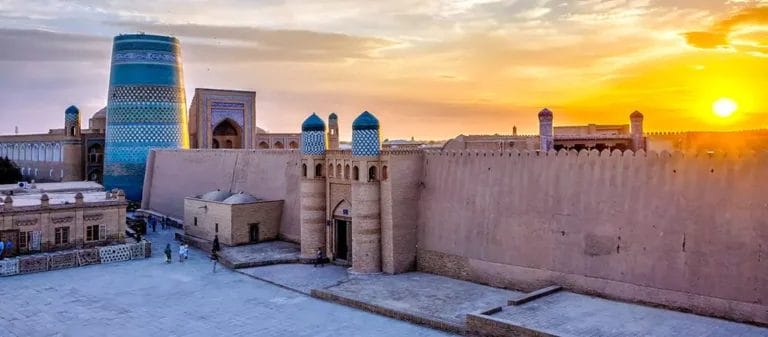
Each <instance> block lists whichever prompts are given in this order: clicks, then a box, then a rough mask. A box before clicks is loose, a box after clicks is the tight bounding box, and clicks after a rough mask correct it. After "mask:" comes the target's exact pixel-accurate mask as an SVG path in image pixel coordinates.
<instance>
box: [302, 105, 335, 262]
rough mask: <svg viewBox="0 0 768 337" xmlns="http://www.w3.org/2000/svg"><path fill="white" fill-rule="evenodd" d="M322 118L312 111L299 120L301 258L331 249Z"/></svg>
mask: <svg viewBox="0 0 768 337" xmlns="http://www.w3.org/2000/svg"><path fill="white" fill-rule="evenodd" d="M332 171H333V169H332V168H331V167H328V168H327V169H326V167H325V122H323V120H322V119H320V117H319V116H318V115H317V114H315V113H313V114H312V115H311V116H309V117H307V119H306V120H304V123H302V124H301V180H300V185H299V190H300V191H301V193H300V195H301V199H300V202H299V203H300V205H299V207H300V212H301V216H300V221H301V222H300V226H301V233H300V235H301V260H302V261H304V262H310V261H315V258H316V256H317V249H323V250H325V253H326V254H328V253H330V252H329V251H328V250H327V248H328V247H327V245H326V240H325V236H326V230H325V227H326V224H327V221H328V218H327V216H326V205H325V200H326V197H325V191H326V188H325V183H326V181H325V177H326V172H332Z"/></svg>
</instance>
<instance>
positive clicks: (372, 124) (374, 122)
mask: <svg viewBox="0 0 768 337" xmlns="http://www.w3.org/2000/svg"><path fill="white" fill-rule="evenodd" d="M380 152H381V149H380V140H379V120H378V119H376V117H375V116H373V114H372V113H370V112H368V111H364V112H363V113H361V114H360V116H357V118H355V120H354V121H353V122H352V155H353V156H378V155H379V153H380Z"/></svg>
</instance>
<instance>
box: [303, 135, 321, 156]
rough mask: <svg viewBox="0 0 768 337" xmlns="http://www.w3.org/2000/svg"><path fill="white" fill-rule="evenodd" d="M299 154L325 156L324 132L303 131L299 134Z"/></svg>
mask: <svg viewBox="0 0 768 337" xmlns="http://www.w3.org/2000/svg"><path fill="white" fill-rule="evenodd" d="M301 153H303V154H313V155H318V154H325V132H323V131H304V132H302V133H301Z"/></svg>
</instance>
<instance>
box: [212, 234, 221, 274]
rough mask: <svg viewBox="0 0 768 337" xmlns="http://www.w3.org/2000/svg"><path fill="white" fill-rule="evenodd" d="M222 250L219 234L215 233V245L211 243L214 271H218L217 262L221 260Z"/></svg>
mask: <svg viewBox="0 0 768 337" xmlns="http://www.w3.org/2000/svg"><path fill="white" fill-rule="evenodd" d="M220 250H221V245H220V244H219V236H218V235H214V236H213V245H211V260H213V272H214V273H215V272H216V263H218V262H219V251H220Z"/></svg>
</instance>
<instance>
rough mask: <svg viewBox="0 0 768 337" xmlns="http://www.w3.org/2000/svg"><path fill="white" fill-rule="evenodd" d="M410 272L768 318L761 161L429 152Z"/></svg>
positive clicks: (765, 174)
mask: <svg viewBox="0 0 768 337" xmlns="http://www.w3.org/2000/svg"><path fill="white" fill-rule="evenodd" d="M423 181H424V188H423V189H422V190H421V197H420V208H419V222H418V226H419V230H418V232H419V233H418V249H419V251H418V268H419V269H420V270H424V271H429V272H435V273H440V274H445V275H449V276H453V277H459V278H463V279H468V280H472V281H477V282H481V283H486V284H491V285H495V286H504V287H510V288H519V289H523V290H530V289H533V288H536V287H540V286H543V285H546V284H552V283H557V284H561V285H564V286H566V287H569V288H571V289H574V290H576V291H581V292H586V293H596V294H600V295H603V296H607V297H612V298H618V299H623V300H628V301H638V302H648V303H655V304H661V305H665V306H669V307H674V308H682V309H687V310H691V311H694V312H698V313H702V314H708V315H715V316H722V317H728V318H731V319H737V320H745V321H752V322H760V323H768V272H766V271H768V193H765V191H766V190H768V154H764V153H762V154H758V155H745V156H741V157H739V156H726V155H713V156H710V155H706V154H704V155H701V156H683V155H682V154H681V153H675V154H669V153H667V152H664V153H661V154H656V153H654V152H650V153H648V154H647V155H646V154H645V153H644V152H642V151H640V152H638V153H637V154H636V155H633V154H631V153H630V152H628V153H627V154H626V155H622V154H621V153H620V152H618V151H617V152H614V154H613V155H610V154H609V153H608V152H604V153H602V154H598V153H597V152H596V151H593V152H591V153H586V152H582V153H581V154H578V155H577V153H576V152H568V153H566V152H560V153H559V154H557V155H555V153H554V152H551V153H549V154H546V153H545V154H542V155H541V156H538V155H536V153H535V152H530V153H528V152H524V153H520V154H518V153H517V152H516V151H513V152H475V151H457V152H452V151H435V152H428V153H427V154H426V155H425V159H424V179H423Z"/></svg>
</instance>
